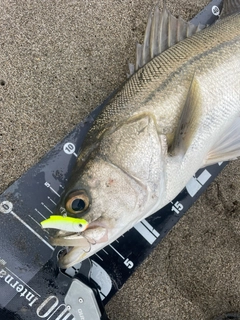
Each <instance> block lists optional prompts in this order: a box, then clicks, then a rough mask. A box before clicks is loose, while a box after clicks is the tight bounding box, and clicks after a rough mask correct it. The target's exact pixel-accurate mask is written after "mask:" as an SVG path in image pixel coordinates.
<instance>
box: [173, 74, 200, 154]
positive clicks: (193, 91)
mask: <svg viewBox="0 0 240 320" xmlns="http://www.w3.org/2000/svg"><path fill="white" fill-rule="evenodd" d="M199 105H201V94H200V89H199V83H198V80H197V78H196V77H195V75H194V76H193V79H192V81H191V84H190V87H189V90H188V94H187V98H186V101H185V104H184V107H183V109H182V113H181V116H180V119H179V121H178V126H177V129H176V131H175V134H174V139H173V142H172V144H171V147H170V148H169V153H170V154H171V155H176V154H182V155H183V156H184V154H185V153H186V151H187V149H188V147H189V146H190V144H191V142H192V141H193V139H194V136H195V133H196V130H197V128H198V127H199V119H200V117H199V115H200V114H199V113H200V112H201V107H200V106H199Z"/></svg>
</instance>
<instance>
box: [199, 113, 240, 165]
mask: <svg viewBox="0 0 240 320" xmlns="http://www.w3.org/2000/svg"><path fill="white" fill-rule="evenodd" d="M238 157H240V117H238V118H236V119H235V120H234V122H233V124H232V125H231V127H230V128H229V129H228V130H227V131H226V132H224V134H223V135H222V137H221V138H220V139H219V140H218V142H217V143H216V144H215V145H214V146H213V148H212V150H211V151H210V152H209V154H208V157H207V159H206V162H205V166H208V165H212V164H214V163H217V162H223V161H228V160H233V159H236V158H238Z"/></svg>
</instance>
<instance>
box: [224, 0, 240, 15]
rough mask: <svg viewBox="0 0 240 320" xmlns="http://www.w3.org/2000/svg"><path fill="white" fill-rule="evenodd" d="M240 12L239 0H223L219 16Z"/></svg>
mask: <svg viewBox="0 0 240 320" xmlns="http://www.w3.org/2000/svg"><path fill="white" fill-rule="evenodd" d="M237 12H240V0H224V1H223V9H222V13H221V18H222V17H226V16H229V15H231V14H234V13H237Z"/></svg>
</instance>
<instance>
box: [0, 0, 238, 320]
mask: <svg viewBox="0 0 240 320" xmlns="http://www.w3.org/2000/svg"><path fill="white" fill-rule="evenodd" d="M0 3H1V11H0V21H1V23H0V192H2V191H4V190H5V189H6V188H7V186H8V185H9V184H11V183H12V182H13V181H14V180H16V179H17V178H18V177H20V176H21V175H22V174H23V173H24V172H25V171H26V170H27V169H28V168H30V167H31V166H32V165H33V164H34V163H36V162H37V161H38V160H39V159H41V157H43V156H44V154H45V153H46V152H47V151H48V150H49V149H50V148H51V147H53V146H54V145H55V144H56V143H57V142H58V141H59V140H60V139H61V138H63V137H64V135H65V134H66V133H68V132H69V131H70V130H71V129H73V128H74V126H75V124H77V123H78V122H79V121H80V120H81V119H82V118H83V117H84V116H85V115H86V114H88V113H89V111H91V110H92V109H94V107H96V106H97V104H98V103H100V102H101V101H103V99H104V98H106V97H107V96H108V95H109V94H110V93H111V92H112V91H113V90H114V89H116V88H117V87H118V86H119V85H120V84H121V82H122V81H124V80H125V78H126V73H127V63H128V62H129V61H134V50H135V49H134V48H135V42H136V41H140V42H141V41H142V40H143V32H144V28H145V25H146V20H147V15H148V12H149V9H150V8H151V7H152V6H153V4H154V2H153V1H151V0H131V1H121V0H104V1H99V0H92V1H88V0H85V1H83V0H81V1H74V0H72V1H70V0H69V1H64V0H61V1H56V0H55V1H36V0H34V1H30V0H28V1H26V0H25V1H23V0H22V1H9V0H1V2H0ZM207 3H208V1H207V0H206V1H205V0H204V1H194V0H179V1H167V5H168V8H169V9H171V11H172V12H173V13H174V14H176V15H181V16H182V17H184V18H186V19H187V18H191V17H193V16H194V15H195V14H196V13H197V12H198V11H199V10H200V9H201V8H202V7H204V5H206V4H207ZM239 164H240V161H234V162H233V163H231V164H229V165H228V166H227V167H226V168H225V169H224V171H223V172H222V174H220V175H219V177H218V178H217V179H216V180H215V182H213V183H212V185H211V186H210V187H209V188H208V189H207V191H206V192H205V193H204V194H203V195H202V196H201V198H200V199H199V200H198V201H197V202H196V203H195V205H194V206H193V207H192V208H191V209H190V210H189V211H188V212H187V214H186V215H185V216H184V217H183V218H182V220H181V221H180V222H179V223H178V224H177V225H176V227H175V228H174V229H173V230H172V231H171V232H170V233H169V234H168V236H167V237H166V238H165V239H164V240H163V241H162V243H160V244H159V245H158V246H157V248H156V249H155V250H154V252H153V253H152V254H151V255H150V257H149V258H148V259H147V260H146V261H145V263H143V264H142V265H141V266H140V267H139V269H138V270H137V271H136V272H135V274H134V275H133V276H132V277H131V278H130V280H129V281H128V282H127V283H126V284H125V285H124V287H123V288H122V290H121V291H120V292H119V293H118V294H117V295H116V296H115V297H114V298H113V299H112V300H111V301H110V302H109V304H108V305H107V312H108V315H109V317H110V319H111V320H122V319H124V320H126V319H127V320H128V319H129V320H130V319H131V320H139V319H156V320H157V319H161V320H170V319H174V320H176V319H178V320H185V319H186V320H187V319H189V320H190V319H191V320H192V319H194V320H195V319H196V320H210V319H213V318H214V317H215V316H217V315H220V314H221V313H223V312H227V311H240V286H239V282H240V268H239V266H240V254H239V244H240V210H239V194H240V183H239V170H238V166H239Z"/></svg>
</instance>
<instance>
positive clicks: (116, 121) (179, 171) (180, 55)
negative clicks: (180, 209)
mask: <svg viewBox="0 0 240 320" xmlns="http://www.w3.org/2000/svg"><path fill="white" fill-rule="evenodd" d="M129 69H130V74H129V78H128V79H127V81H126V82H125V83H123V84H122V86H120V88H119V90H118V91H117V92H116V93H115V94H114V95H113V96H112V97H111V98H110V99H109V101H108V103H107V104H106V105H105V107H104V109H103V110H102V112H101V113H100V115H99V116H98V117H97V118H96V120H95V121H94V123H93V125H92V127H91V129H90V130H89V132H88V134H87V136H86V138H85V141H84V143H83V145H82V149H81V152H80V155H79V157H78V159H77V163H76V166H75V168H74V170H73V171H72V174H71V177H70V179H69V181H68V183H67V186H66V189H65V192H64V194H63V196H62V198H61V201H60V203H59V205H58V207H57V210H56V212H58V215H65V216H68V217H71V218H76V219H84V220H85V221H86V225H85V230H84V231H81V232H75V233H71V234H69V231H67V226H66V230H64V228H62V229H61V231H59V232H58V233H56V235H55V236H53V237H52V240H51V241H52V244H53V245H59V246H66V247H67V248H68V249H67V250H66V251H65V253H64V254H62V255H61V256H60V258H59V261H58V263H59V266H60V268H64V269H65V268H68V267H70V266H73V265H75V264H76V263H78V262H80V261H82V260H84V259H86V258H88V257H90V256H91V255H93V254H95V253H96V252H97V251H99V250H101V249H102V248H104V247H105V246H106V245H108V244H110V243H111V242H112V241H114V240H116V239H117V238H118V237H120V236H121V235H122V234H123V233H125V232H126V231H128V230H129V229H130V228H131V227H133V226H134V225H135V224H136V223H137V222H139V221H141V220H142V219H145V218H146V217H148V216H150V215H151V214H153V213H154V212H156V211H157V210H159V209H160V208H163V207H164V206H165V205H166V204H168V203H169V202H170V201H172V200H173V199H174V198H175V197H176V196H177V195H178V194H179V193H180V192H181V191H182V190H183V189H184V187H185V186H186V184H187V183H188V181H189V180H190V179H191V178H192V176H193V175H194V174H195V172H197V170H198V169H200V168H203V167H206V166H208V165H211V164H215V163H218V162H222V161H226V160H233V159H236V158H237V157H239V155H240V0H224V2H223V9H222V12H221V15H220V17H219V19H218V20H217V22H216V23H215V24H214V25H211V26H203V25H198V26H195V25H192V24H191V23H189V22H186V21H184V20H183V19H181V18H175V17H174V16H173V15H172V14H171V13H170V12H169V11H168V10H167V8H166V5H165V4H164V5H163V9H162V10H161V11H160V10H159V9H158V7H155V9H154V10H153V13H152V14H151V15H150V16H149V18H148V22H147V27H146V32H145V36H144V41H143V44H142V45H141V44H137V45H136V62H135V64H134V65H133V64H130V66H129Z"/></svg>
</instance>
